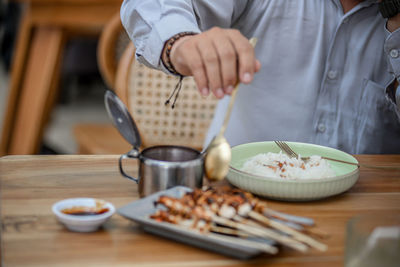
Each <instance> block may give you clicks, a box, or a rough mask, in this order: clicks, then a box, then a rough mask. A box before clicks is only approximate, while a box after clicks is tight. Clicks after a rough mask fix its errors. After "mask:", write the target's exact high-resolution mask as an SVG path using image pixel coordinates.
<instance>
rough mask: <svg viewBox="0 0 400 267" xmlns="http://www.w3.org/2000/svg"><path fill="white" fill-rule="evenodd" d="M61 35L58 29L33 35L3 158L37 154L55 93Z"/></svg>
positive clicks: (34, 32)
mask: <svg viewBox="0 0 400 267" xmlns="http://www.w3.org/2000/svg"><path fill="white" fill-rule="evenodd" d="M64 35H65V34H64V32H63V30H62V29H61V28H52V27H37V28H35V29H34V31H33V37H32V41H31V47H30V51H29V58H28V60H27V65H26V71H25V75H24V80H23V81H22V87H21V93H20V97H19V99H20V100H19V103H18V105H17V109H16V113H15V118H14V121H15V123H14V127H13V129H12V135H11V136H10V142H9V146H8V151H7V154H35V153H37V152H38V149H39V145H40V142H41V139H42V135H43V128H44V126H45V123H46V121H47V119H48V116H49V112H50V110H51V108H52V106H53V104H54V101H55V98H56V95H57V91H58V90H57V86H58V82H59V74H60V63H61V57H62V52H63V47H64V43H65V42H64V39H65V38H64V37H65V36H64Z"/></svg>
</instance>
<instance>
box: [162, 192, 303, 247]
mask: <svg viewBox="0 0 400 267" xmlns="http://www.w3.org/2000/svg"><path fill="white" fill-rule="evenodd" d="M158 203H161V204H163V205H164V206H165V207H167V208H168V209H169V210H171V211H172V212H174V213H180V214H181V215H183V216H189V215H190V216H196V217H198V218H202V219H204V220H208V221H210V220H211V221H213V222H216V223H218V224H220V225H224V226H228V227H232V228H235V229H239V230H242V231H244V232H246V233H249V234H252V235H255V236H258V237H264V238H269V239H272V240H275V241H276V242H279V243H281V244H283V245H286V246H288V247H290V248H293V249H295V250H297V251H300V252H306V251H307V250H308V247H307V246H306V245H304V244H302V243H301V242H298V241H297V240H295V239H293V238H291V237H289V236H286V235H282V234H279V233H277V232H275V231H272V230H270V229H267V228H261V227H255V226H253V225H250V224H243V223H237V222H234V221H231V220H230V219H231V218H229V216H230V214H227V212H220V214H224V213H225V215H224V216H223V217H222V216H218V215H215V214H214V213H213V212H212V211H211V209H204V206H203V208H200V207H199V206H196V208H195V209H193V210H190V209H189V208H188V207H187V206H185V205H183V204H182V203H180V202H179V200H178V199H175V198H170V197H165V196H164V197H160V199H159V202H158ZM228 209H229V207H228V206H226V209H225V210H226V211H227V210H228ZM230 210H231V211H232V212H235V211H234V209H233V208H232V209H230ZM232 215H234V214H232Z"/></svg>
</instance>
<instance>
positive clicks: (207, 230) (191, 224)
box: [150, 210, 278, 254]
mask: <svg viewBox="0 0 400 267" xmlns="http://www.w3.org/2000/svg"><path fill="white" fill-rule="evenodd" d="M150 217H151V218H152V219H154V220H156V221H159V222H168V223H172V224H174V225H177V226H178V227H182V228H184V229H195V230H197V231H199V233H201V234H203V235H206V236H207V237H209V238H212V239H215V240H219V241H223V242H227V243H230V244H234V245H238V244H239V245H241V246H244V247H249V248H255V249H258V250H260V251H263V252H267V253H269V254H276V253H278V249H277V248H276V247H274V246H272V245H269V244H266V243H261V242H257V241H252V240H246V239H240V238H234V237H228V236H221V235H217V234H213V233H211V231H213V232H219V233H223V234H227V233H228V232H229V234H240V232H238V231H234V230H232V229H230V230H231V231H229V229H222V228H223V227H217V226H214V225H212V224H211V223H210V221H206V220H202V219H197V220H196V219H195V220H193V219H183V217H181V216H178V215H172V214H169V213H168V212H167V211H163V210H158V211H157V212H156V213H155V214H153V215H151V216H150Z"/></svg>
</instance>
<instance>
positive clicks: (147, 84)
mask: <svg viewBox="0 0 400 267" xmlns="http://www.w3.org/2000/svg"><path fill="white" fill-rule="evenodd" d="M178 81H179V78H177V77H174V76H171V75H167V74H165V73H163V72H161V71H157V70H154V69H150V68H148V67H146V66H144V65H142V64H139V63H138V62H137V61H136V60H135V48H134V46H133V44H132V43H131V44H129V46H128V47H127V49H126V51H125V53H124V55H123V58H122V60H121V61H120V64H119V67H118V72H117V77H116V88H117V89H116V93H117V95H118V96H119V97H120V98H121V99H122V100H123V102H124V103H125V104H126V105H127V107H128V109H129V111H130V113H131V115H132V116H133V118H134V120H135V123H136V124H137V126H138V129H139V131H140V135H141V139H142V143H143V147H149V146H154V145H161V144H169V145H183V146H189V147H193V148H196V149H198V150H201V149H202V146H203V142H204V139H205V135H206V133H207V130H208V127H209V124H210V122H211V120H212V117H213V115H214V110H215V106H216V103H217V99H216V98H215V97H214V96H209V97H208V98H207V99H205V98H203V97H202V96H200V94H199V92H198V91H197V87H196V84H195V82H194V79H193V78H192V77H186V78H185V79H184V80H183V83H182V90H181V92H180V94H179V98H178V100H177V102H176V105H175V108H174V109H172V108H171V107H170V106H165V104H164V103H165V101H166V99H168V97H169V96H170V94H171V93H172V91H173V90H174V88H175V86H176V84H177V83H178Z"/></svg>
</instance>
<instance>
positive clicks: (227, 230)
mask: <svg viewBox="0 0 400 267" xmlns="http://www.w3.org/2000/svg"><path fill="white" fill-rule="evenodd" d="M210 230H211V231H212V232H215V233H220V234H225V235H236V236H239V237H244V238H246V237H249V236H251V235H249V234H248V233H245V232H243V231H240V230H237V229H231V228H226V227H221V226H216V225H214V224H212V225H211V227H210Z"/></svg>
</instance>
